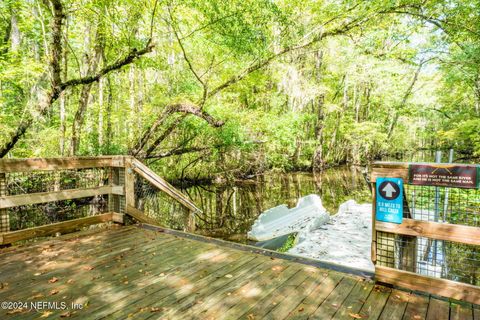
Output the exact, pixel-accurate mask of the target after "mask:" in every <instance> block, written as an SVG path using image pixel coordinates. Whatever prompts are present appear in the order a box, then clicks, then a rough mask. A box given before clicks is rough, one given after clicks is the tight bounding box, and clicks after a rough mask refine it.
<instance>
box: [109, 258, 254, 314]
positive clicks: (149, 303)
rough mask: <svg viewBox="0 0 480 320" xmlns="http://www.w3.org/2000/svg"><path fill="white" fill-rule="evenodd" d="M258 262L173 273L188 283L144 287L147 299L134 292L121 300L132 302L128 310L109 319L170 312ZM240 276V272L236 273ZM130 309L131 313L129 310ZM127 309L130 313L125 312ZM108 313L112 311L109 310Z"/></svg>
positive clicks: (247, 260) (242, 260) (248, 260)
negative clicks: (186, 300) (220, 280)
mask: <svg viewBox="0 0 480 320" xmlns="http://www.w3.org/2000/svg"><path fill="white" fill-rule="evenodd" d="M231 258H232V259H236V258H237V256H233V255H232V256H231ZM261 262H262V261H260V260H259V259H255V258H254V257H245V256H244V257H239V258H238V259H237V260H235V263H232V260H225V261H223V262H219V263H215V264H209V265H208V266H204V268H203V269H201V270H199V271H197V272H193V273H187V272H183V273H177V274H175V276H176V278H177V279H183V281H188V283H187V285H186V286H181V287H179V286H178V285H176V284H175V283H174V282H171V283H170V284H167V285H165V284H161V283H159V284H158V285H150V286H148V287H146V288H145V290H146V291H147V292H148V297H145V296H144V295H143V294H142V291H139V292H138V293H137V292H134V295H133V296H132V295H129V296H127V297H126V298H125V299H126V300H128V301H131V300H132V298H133V299H134V302H133V303H132V304H129V305H128V309H125V310H123V309H121V310H119V311H117V312H115V313H113V314H111V316H112V317H111V318H122V317H124V316H134V317H135V318H138V319H143V318H148V317H149V315H150V310H151V309H152V308H153V309H162V311H163V312H164V313H167V312H171V309H173V307H174V306H175V307H178V306H179V304H180V301H181V299H182V297H183V298H185V297H196V296H197V292H198V291H199V290H201V289H202V288H208V287H209V286H210V285H211V284H212V283H215V281H218V280H219V279H222V278H224V277H225V276H226V275H228V274H231V273H236V272H237V271H242V269H244V272H245V273H246V272H247V271H248V269H246V268H245V265H248V264H250V265H251V266H252V267H253V266H256V265H258V264H259V263H261ZM240 275H243V273H240ZM132 309H133V311H131V310H132ZM128 310H130V312H128ZM108 311H110V312H111V311H112V310H111V309H110V310H108Z"/></svg>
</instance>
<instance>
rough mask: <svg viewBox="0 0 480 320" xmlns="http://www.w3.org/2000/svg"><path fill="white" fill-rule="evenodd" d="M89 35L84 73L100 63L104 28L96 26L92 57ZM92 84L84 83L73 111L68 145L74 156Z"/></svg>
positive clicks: (88, 72)
mask: <svg viewBox="0 0 480 320" xmlns="http://www.w3.org/2000/svg"><path fill="white" fill-rule="evenodd" d="M87 33H89V27H88V26H87ZM89 42H90V39H89V37H86V38H85V60H84V66H85V67H84V74H83V76H86V75H88V74H93V73H95V72H96V71H97V67H98V65H99V63H100V60H101V58H102V56H103V49H104V46H105V38H104V30H103V28H102V26H101V25H98V26H97V31H96V36H95V43H96V44H95V49H94V53H93V57H92V58H89V54H88V53H89V52H88V51H89V50H88V48H89ZM92 84H93V83H89V84H85V85H83V86H82V89H81V90H80V97H79V100H78V109H77V112H76V113H75V118H74V120H73V123H72V140H71V145H70V155H72V156H76V155H77V154H78V151H79V149H80V138H81V131H82V126H83V123H84V122H85V113H86V111H87V108H88V103H89V98H90V90H91V89H92Z"/></svg>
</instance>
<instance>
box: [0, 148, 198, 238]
mask: <svg viewBox="0 0 480 320" xmlns="http://www.w3.org/2000/svg"><path fill="white" fill-rule="evenodd" d="M94 168H100V169H105V170H107V172H109V174H108V182H107V184H106V185H103V183H101V185H99V186H93V187H87V188H75V189H66V190H55V191H48V192H34V193H27V194H18V195H8V192H7V190H6V188H7V185H6V184H7V177H8V175H9V174H13V173H16V172H22V173H31V172H33V171H51V172H55V171H57V170H77V169H94ZM134 173H136V174H138V175H139V176H140V177H142V178H143V179H145V180H146V181H148V182H149V183H151V184H152V185H153V186H155V187H156V188H158V189H159V190H160V191H162V192H164V193H165V194H167V195H168V196H169V197H171V198H172V199H174V200H175V201H177V202H179V203H180V204H181V205H182V206H184V207H186V208H187V209H188V211H189V217H190V218H191V217H194V216H195V213H196V212H201V210H200V209H199V208H198V207H197V206H196V205H195V204H194V203H193V202H192V201H191V200H190V199H189V198H188V197H186V196H185V195H184V194H183V193H182V192H181V191H179V190H178V189H176V188H175V187H173V186H172V185H170V184H169V183H168V182H167V181H165V180H164V179H162V178H161V177H160V176H158V175H157V174H156V173H155V172H154V171H152V170H151V169H150V168H148V167H147V166H146V165H144V164H143V163H142V162H140V161H139V160H138V159H135V158H134V157H132V156H101V157H69V158H33V159H0V245H4V244H7V243H11V242H14V241H19V240H25V239H28V238H33V237H37V236H44V235H48V234H52V233H55V232H70V231H73V230H74V229H75V228H78V227H82V226H86V225H89V224H96V223H102V222H107V221H113V222H118V223H123V214H124V213H126V214H128V215H130V216H132V217H133V218H135V219H136V220H138V221H140V222H143V223H150V224H157V222H156V221H155V219H153V218H151V217H148V216H147V215H145V213H143V211H141V210H138V209H137V208H136V207H135V203H136V199H135V176H134ZM97 195H108V207H109V209H108V211H109V213H108V214H107V213H105V214H100V215H96V216H91V217H88V218H79V219H73V220H68V221H64V222H61V223H56V224H51V225H48V224H47V225H44V226H36V227H33V228H30V229H24V230H18V231H10V222H9V221H10V218H9V211H8V209H10V208H14V207H20V206H25V205H34V204H41V203H48V202H56V201H63V200H72V199H79V198H88V197H92V196H97ZM189 221H190V222H191V221H193V220H189ZM193 223H194V222H193ZM187 224H189V223H187Z"/></svg>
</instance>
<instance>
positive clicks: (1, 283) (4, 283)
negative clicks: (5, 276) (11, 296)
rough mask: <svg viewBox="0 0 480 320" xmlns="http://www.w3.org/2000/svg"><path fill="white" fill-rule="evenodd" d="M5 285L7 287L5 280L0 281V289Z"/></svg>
mask: <svg viewBox="0 0 480 320" xmlns="http://www.w3.org/2000/svg"><path fill="white" fill-rule="evenodd" d="M6 287H8V283H6V282H0V289H4V288H6Z"/></svg>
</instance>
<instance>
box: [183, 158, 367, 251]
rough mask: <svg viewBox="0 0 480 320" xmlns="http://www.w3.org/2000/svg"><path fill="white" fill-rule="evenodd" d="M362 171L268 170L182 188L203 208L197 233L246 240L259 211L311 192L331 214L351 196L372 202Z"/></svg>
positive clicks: (294, 200) (342, 169)
mask: <svg viewBox="0 0 480 320" xmlns="http://www.w3.org/2000/svg"><path fill="white" fill-rule="evenodd" d="M361 170H362V168H358V167H340V168H332V169H328V170H326V171H325V172H324V173H323V174H321V175H318V176H314V175H313V174H311V173H288V174H283V173H269V174H266V175H262V176H259V177H256V178H255V179H252V180H248V181H242V182H237V183H234V184H227V185H224V184H222V185H208V186H194V187H190V188H187V189H183V190H182V191H183V192H185V193H186V194H188V195H189V196H190V198H191V199H192V200H193V201H194V202H195V203H196V204H197V205H198V206H199V207H200V208H201V209H202V210H203V213H201V214H199V215H197V216H196V225H197V231H196V232H197V233H199V234H203V235H208V236H212V237H217V238H223V239H226V240H232V241H237V242H245V241H246V233H247V232H248V231H249V230H250V227H251V226H252V225H253V223H254V221H255V219H256V218H257V217H258V215H259V214H260V213H262V212H263V211H265V210H267V209H270V208H272V207H275V206H278V205H281V204H287V205H288V206H289V207H294V206H295V205H296V203H297V200H298V199H299V198H301V197H304V196H306V195H309V194H317V195H319V196H320V197H321V199H322V201H323V205H324V206H325V207H326V208H327V210H328V211H329V212H330V213H331V214H334V213H336V212H337V209H338V206H339V205H340V204H341V203H343V202H344V201H346V200H348V199H355V200H356V201H357V202H370V201H371V194H370V190H369V188H368V185H367V183H366V181H365V179H364V177H363V175H362V172H361Z"/></svg>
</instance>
